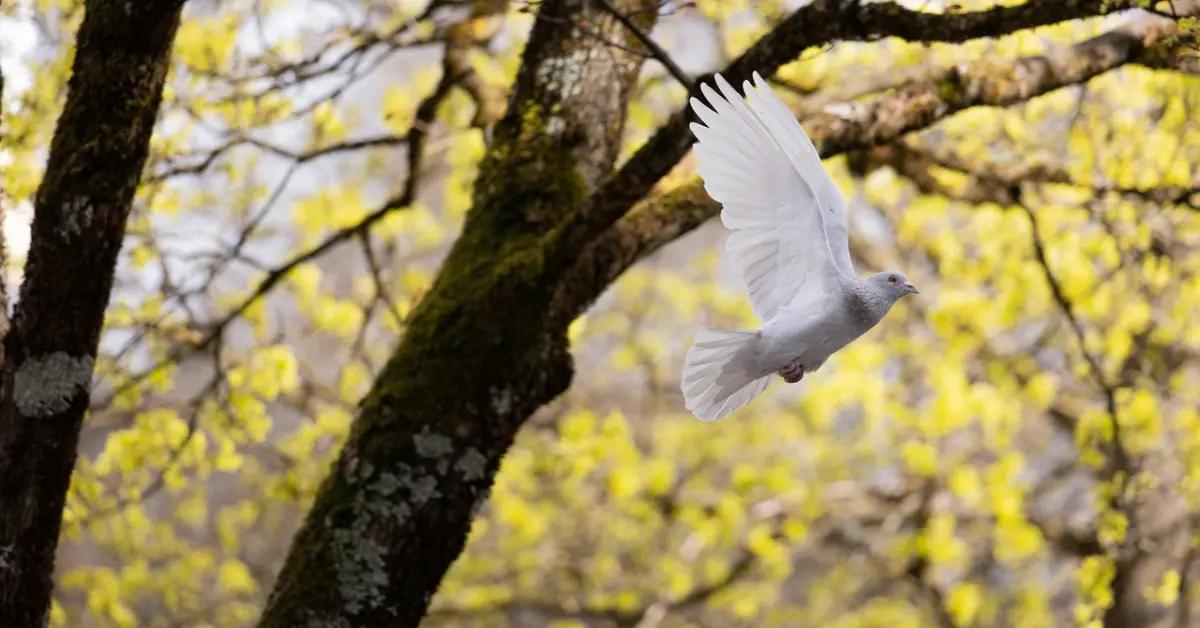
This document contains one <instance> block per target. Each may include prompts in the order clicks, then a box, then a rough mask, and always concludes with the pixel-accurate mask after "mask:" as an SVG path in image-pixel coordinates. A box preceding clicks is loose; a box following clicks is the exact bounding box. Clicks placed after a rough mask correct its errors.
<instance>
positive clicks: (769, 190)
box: [681, 72, 890, 421]
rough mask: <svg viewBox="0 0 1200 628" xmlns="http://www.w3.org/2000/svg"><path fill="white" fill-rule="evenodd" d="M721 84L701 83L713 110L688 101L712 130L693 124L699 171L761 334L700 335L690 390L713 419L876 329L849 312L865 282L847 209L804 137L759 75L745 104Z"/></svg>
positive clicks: (691, 354)
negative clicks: (783, 371) (784, 372)
mask: <svg viewBox="0 0 1200 628" xmlns="http://www.w3.org/2000/svg"><path fill="white" fill-rule="evenodd" d="M715 82H716V84H717V89H718V90H720V93H718V92H717V90H714V89H713V88H712V87H710V86H708V85H701V93H702V95H703V96H704V97H705V98H706V99H707V100H708V104H707V105H706V104H704V103H703V102H701V101H700V100H699V99H696V98H692V99H691V105H692V109H693V110H694V111H695V112H696V115H697V116H698V117H699V118H700V120H701V122H702V123H703V124H695V123H693V124H692V132H693V133H694V134H695V136H696V139H697V140H698V142H697V144H696V145H695V151H696V157H697V160H698V162H699V163H698V170H699V172H700V176H701V177H702V178H703V180H704V187H705V190H706V191H707V192H708V194H709V195H710V196H711V197H712V198H713V199H714V200H716V201H718V202H720V203H721V205H722V209H721V222H722V223H723V224H724V225H725V227H726V228H728V229H729V230H730V234H729V237H728V239H727V240H726V249H727V250H728V252H729V254H730V258H731V260H732V261H733V263H734V266H735V267H736V268H737V271H738V274H739V275H740V277H741V279H742V281H743V283H744V284H745V286H746V291H747V294H748V296H749V299H750V305H751V308H752V309H753V310H754V313H755V315H756V316H758V317H759V319H760V320H762V321H763V327H762V328H761V329H759V330H756V331H745V330H712V329H701V330H700V332H699V333H698V334H697V336H696V339H695V342H694V343H693V344H692V347H691V349H690V350H689V351H688V355H687V358H686V361H685V364H684V370H683V378H682V382H681V388H682V391H683V395H684V401H685V403H686V405H687V407H688V409H689V410H691V411H692V413H693V414H695V416H696V417H698V418H700V419H701V420H705V421H713V420H717V419H720V418H723V417H725V416H727V415H729V414H730V413H731V412H733V411H734V410H736V409H738V408H740V407H742V406H743V405H745V404H746V403H749V402H750V401H751V400H752V399H754V398H755V397H757V396H758V395H759V394H761V393H762V392H763V390H765V389H766V387H767V385H768V384H769V383H770V381H771V377H772V376H773V375H774V374H775V372H776V371H777V370H778V369H779V368H780V367H781V366H782V365H784V364H786V363H787V362H788V361H790V360H793V359H800V360H803V363H804V365H805V368H806V369H808V370H810V371H811V370H816V369H817V368H819V367H820V366H821V364H823V363H824V362H825V360H826V359H827V358H828V357H829V355H831V354H832V353H833V352H834V351H837V350H838V349H840V348H841V347H843V346H845V345H846V344H847V343H849V342H850V341H852V340H853V339H854V338H856V337H858V336H859V335H861V334H862V333H863V332H865V331H866V330H867V329H869V328H870V326H871V325H873V324H874V323H873V322H872V323H870V324H863V323H860V322H857V321H855V320H853V319H852V317H850V316H848V315H847V314H846V307H847V306H846V303H847V302H848V301H847V294H848V293H849V292H852V291H853V290H854V289H855V286H856V285H857V284H856V282H857V280H856V279H855V277H854V267H853V265H852V264H851V261H850V250H849V245H848V238H847V220H846V204H845V200H844V199H843V198H842V195H841V192H840V191H839V190H838V189H837V186H836V185H834V183H833V181H832V180H831V179H830V178H829V175H828V173H826V171H825V168H824V166H823V165H822V164H821V159H820V156H819V155H818V153H817V150H816V148H815V147H814V146H813V144H812V142H811V141H810V140H809V139H808V136H807V135H806V134H805V133H804V129H803V128H802V127H801V126H800V123H799V122H797V121H796V118H795V117H794V116H793V115H792V114H791V112H790V111H789V110H788V109H787V106H786V105H784V103H783V102H782V101H781V100H780V99H779V97H778V96H776V95H775V93H774V92H773V91H772V90H771V88H770V86H769V85H767V83H766V82H765V81H764V80H763V79H762V77H761V76H759V74H758V73H757V72H756V73H755V74H754V85H753V86H752V85H751V84H750V82H748V81H747V82H746V83H745V84H744V91H745V93H746V97H745V100H743V98H742V96H740V95H739V94H738V93H737V92H736V91H735V90H734V88H733V87H732V86H731V85H730V84H729V83H728V81H726V80H725V79H724V78H722V77H721V76H720V75H717V76H716V77H715ZM746 100H748V101H749V103H747V102H746ZM889 306H890V303H889ZM881 316H882V314H881Z"/></svg>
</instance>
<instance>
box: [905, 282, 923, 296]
mask: <svg viewBox="0 0 1200 628" xmlns="http://www.w3.org/2000/svg"><path fill="white" fill-rule="evenodd" d="M904 289H905V290H907V291H909V292H911V293H913V294H921V291H920V290H917V287H916V286H914V285H912V283H911V282H909V283H906V284H904Z"/></svg>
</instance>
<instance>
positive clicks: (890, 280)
mask: <svg viewBox="0 0 1200 628" xmlns="http://www.w3.org/2000/svg"><path fill="white" fill-rule="evenodd" d="M888 283H896V278H895V277H888Z"/></svg>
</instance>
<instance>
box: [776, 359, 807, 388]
mask: <svg viewBox="0 0 1200 628" xmlns="http://www.w3.org/2000/svg"><path fill="white" fill-rule="evenodd" d="M779 376H780V377H782V378H783V381H785V382H787V383H789V384H795V383H796V382H798V381H800V380H802V379H804V367H803V366H801V365H800V361H799V360H792V361H791V362H788V363H787V364H785V365H783V368H781V369H779Z"/></svg>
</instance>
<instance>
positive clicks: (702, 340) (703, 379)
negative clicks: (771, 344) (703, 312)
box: [681, 328, 771, 421]
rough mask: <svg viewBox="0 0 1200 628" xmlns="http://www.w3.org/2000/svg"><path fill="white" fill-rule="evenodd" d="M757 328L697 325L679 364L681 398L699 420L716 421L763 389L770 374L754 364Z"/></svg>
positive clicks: (757, 337)
mask: <svg viewBox="0 0 1200 628" xmlns="http://www.w3.org/2000/svg"><path fill="white" fill-rule="evenodd" d="M760 337H761V336H760V335H759V332H757V331H744V330H733V329H707V328H701V329H700V331H699V332H697V334H696V340H695V341H694V342H693V343H692V348H691V349H688V353H687V358H686V359H685V360H684V364H683V381H682V384H681V388H682V389H683V399H684V402H685V405H686V406H687V409H688V410H691V411H692V414H694V415H696V418H698V419H700V420H701V421H716V420H718V419H723V418H725V417H726V416H729V413H731V412H733V411H734V410H737V409H738V408H740V407H742V406H744V405H746V404H747V403H750V401H751V400H752V399H754V398H755V397H757V396H759V395H760V394H762V391H763V390H766V388H767V384H769V383H770V382H771V377H770V374H763V373H762V372H760V371H761V370H760V369H758V368H757V367H756V366H755V357H756V354H757V351H756V349H757V348H758V342H759V339H760Z"/></svg>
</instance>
